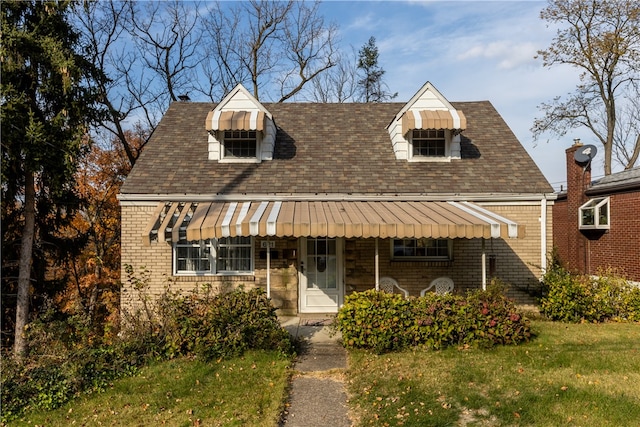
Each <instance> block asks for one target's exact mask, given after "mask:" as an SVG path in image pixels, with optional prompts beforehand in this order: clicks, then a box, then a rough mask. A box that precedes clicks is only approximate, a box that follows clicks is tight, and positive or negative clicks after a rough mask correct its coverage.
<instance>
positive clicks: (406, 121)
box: [402, 110, 467, 135]
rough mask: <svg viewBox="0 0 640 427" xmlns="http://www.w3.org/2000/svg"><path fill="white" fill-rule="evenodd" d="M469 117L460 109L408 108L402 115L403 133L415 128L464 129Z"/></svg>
mask: <svg viewBox="0 0 640 427" xmlns="http://www.w3.org/2000/svg"><path fill="white" fill-rule="evenodd" d="M466 127H467V119H466V117H465V116H464V114H462V111H459V110H408V111H407V112H405V113H404V114H403V115H402V134H403V135H406V134H407V132H409V131H410V130H414V129H450V130H464V129H466Z"/></svg>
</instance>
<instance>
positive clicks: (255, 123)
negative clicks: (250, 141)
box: [206, 110, 265, 131]
mask: <svg viewBox="0 0 640 427" xmlns="http://www.w3.org/2000/svg"><path fill="white" fill-rule="evenodd" d="M264 121H265V113H264V112H263V111H258V110H251V111H219V110H212V111H209V114H208V115H207V122H206V126H207V131H212V130H255V131H263V130H264V127H265V126H264Z"/></svg>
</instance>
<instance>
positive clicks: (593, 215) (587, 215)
mask: <svg viewBox="0 0 640 427" xmlns="http://www.w3.org/2000/svg"><path fill="white" fill-rule="evenodd" d="M578 215H579V216H578V222H579V224H580V230H607V229H609V198H608V197H601V198H597V199H591V200H589V201H588V202H587V203H585V204H584V205H582V206H580V210H579V212H578Z"/></svg>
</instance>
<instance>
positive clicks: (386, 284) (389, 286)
mask: <svg viewBox="0 0 640 427" xmlns="http://www.w3.org/2000/svg"><path fill="white" fill-rule="evenodd" d="M378 284H379V285H380V290H381V291H384V292H388V293H390V294H393V293H394V291H395V288H397V289H398V290H399V291H400V292H402V293H403V294H404V297H405V298H409V291H407V290H405V289H402V288H401V287H400V286H399V285H398V282H397V281H396V280H395V279H392V278H391V277H381V278H380V280H379V281H378Z"/></svg>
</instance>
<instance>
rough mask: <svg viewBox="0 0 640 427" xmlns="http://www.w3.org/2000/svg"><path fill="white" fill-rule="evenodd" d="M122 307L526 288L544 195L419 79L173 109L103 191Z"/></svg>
mask: <svg viewBox="0 0 640 427" xmlns="http://www.w3.org/2000/svg"><path fill="white" fill-rule="evenodd" d="M119 199H120V204H121V211H122V265H123V274H122V277H123V282H124V287H123V292H122V308H123V310H133V309H135V308H136V307H139V306H140V297H141V296H140V294H139V292H137V291H136V290H135V289H134V287H133V286H131V284H130V283H127V280H126V279H127V274H126V267H125V266H131V267H132V268H133V270H134V271H136V272H138V271H140V270H141V269H146V271H147V273H145V274H146V275H148V277H147V279H148V284H149V287H148V289H147V291H146V292H148V293H149V294H151V296H153V295H159V294H161V293H162V292H163V291H164V289H165V287H166V286H167V285H171V286H172V287H173V288H176V287H177V288H181V289H183V290H189V289H193V288H194V287H195V286H197V285H203V284H208V285H211V286H213V287H215V288H216V289H219V290H221V291H223V290H225V289H230V288H233V287H237V286H244V287H256V286H257V287H262V288H264V289H265V290H266V291H267V292H268V293H269V295H270V296H271V298H272V300H273V301H274V303H275V304H276V305H277V306H278V307H279V310H280V313H282V314H297V313H314V312H315V313H332V312H336V311H337V309H338V308H339V306H340V305H341V303H342V301H343V300H344V296H345V295H347V294H349V293H350V292H354V291H363V290H366V289H371V288H374V287H378V285H379V281H380V278H382V277H391V278H393V279H394V280H395V281H396V282H397V283H398V284H399V286H400V287H401V288H403V289H404V290H406V291H408V293H409V295H411V296H418V295H420V292H421V291H422V290H423V289H425V288H427V286H428V285H429V283H430V282H431V281H432V280H434V279H436V278H439V277H449V278H451V279H452V280H453V282H454V284H455V286H454V292H457V293H464V292H465V291H466V290H469V289H477V288H480V287H483V286H485V285H486V283H487V281H488V280H490V279H491V278H492V277H497V278H500V279H502V280H503V281H505V282H506V283H509V284H511V285H513V286H512V288H511V290H510V296H511V297H512V298H514V299H515V300H517V301H518V302H520V303H532V302H533V300H532V299H531V297H530V296H529V295H528V294H527V293H526V292H524V291H523V290H524V289H528V288H530V287H531V286H532V285H534V286H535V285H536V284H537V283H538V280H539V277H540V275H541V271H542V269H543V268H544V266H545V262H546V259H547V256H548V252H549V251H550V249H551V242H552V228H551V223H552V205H553V200H554V199H555V195H554V194H553V193H552V190H551V187H550V185H549V184H548V182H547V181H546V179H545V178H544V176H543V175H542V173H541V172H540V171H539V169H538V168H537V167H536V165H535V164H534V162H533V161H532V160H531V158H530V157H529V156H528V154H527V153H526V151H525V150H524V149H523V147H522V146H521V144H520V143H519V141H518V140H517V139H516V138H515V136H514V135H513V133H512V132H511V131H510V129H509V128H508V126H507V125H506V124H505V123H504V121H503V119H502V118H501V117H500V115H499V114H498V113H497V112H496V111H495V109H494V108H493V106H492V105H491V104H490V103H489V102H487V101H481V102H462V103H455V104H453V103H450V102H449V101H447V100H446V99H445V98H444V96H442V94H440V93H439V92H438V91H437V90H436V89H435V87H433V85H431V84H430V83H427V84H425V85H424V86H423V87H422V88H421V89H420V90H419V91H418V92H417V93H416V95H414V97H412V98H411V99H410V100H409V101H408V102H407V103H404V104H403V103H376V104H312V103H282V104H262V103H260V102H259V101H257V100H256V99H255V98H253V97H252V96H251V94H249V93H248V92H247V91H246V89H244V88H243V87H242V86H238V87H237V88H236V89H234V90H233V91H232V92H231V93H230V94H228V95H227V97H225V98H224V99H223V100H222V101H221V102H220V103H218V104H207V103H192V102H174V103H173V104H172V105H171V106H170V108H169V110H168V111H167V113H166V114H165V116H164V117H163V119H162V120H161V122H160V124H159V125H158V128H157V129H156V131H155V132H154V134H153V136H152V137H151V139H150V140H149V142H148V143H147V146H146V148H145V151H144V152H143V153H142V155H141V157H140V158H139V160H138V162H137V163H136V165H135V167H134V168H133V170H132V172H131V173H130V175H129V176H128V178H127V181H126V182H125V185H124V186H123V188H122V190H121V194H120V196H119Z"/></svg>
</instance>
